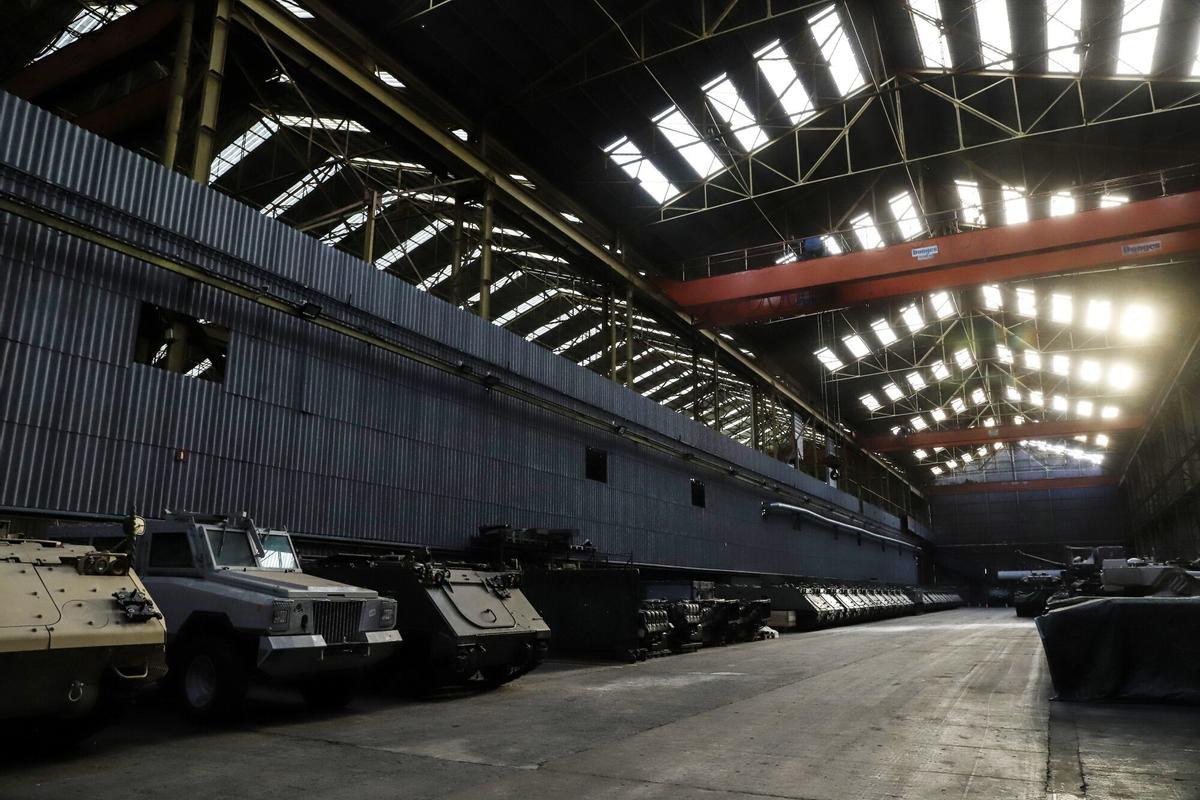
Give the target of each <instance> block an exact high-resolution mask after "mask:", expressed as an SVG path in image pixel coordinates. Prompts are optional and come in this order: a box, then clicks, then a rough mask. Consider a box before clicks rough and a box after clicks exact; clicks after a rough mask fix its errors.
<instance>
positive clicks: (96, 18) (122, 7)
mask: <svg viewBox="0 0 1200 800" xmlns="http://www.w3.org/2000/svg"><path fill="white" fill-rule="evenodd" d="M135 8H137V6H136V5H133V4H132V3H119V4H117V5H111V6H108V5H88V6H86V7H84V8H83V9H81V10H80V11H79V12H78V13H77V14H76V15H75V18H74V19H72V20H71V21H70V22H69V23H67V27H66V28H65V29H64V30H63V31H62V33H60V34H58V37H57V38H56V39H55V40H54V41H53V42H51V43H50V44H48V45H46V47H45V48H43V49H42V51H41V52H40V53H38V54H37V55H36V56H35V57H34V59H33V60H34V61H37V60H38V59H42V58H45V57H46V56H48V55H50V54H51V53H54V52H57V51H59V50H61V49H63V48H64V47H66V46H67V45H69V44H70V43H71V42H74V41H75V40H76V39H78V38H79V37H81V36H86V35H87V34H89V33H92V32H93V31H98V30H100V29H101V28H103V27H104V26H105V25H107V24H108V23H110V22H112V21H113V20H115V19H118V18H120V17H123V16H125V15H126V14H128V13H129V12H130V11H133V10H134V9H135ZM30 63H32V62H30Z"/></svg>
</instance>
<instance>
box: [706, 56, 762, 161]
mask: <svg viewBox="0 0 1200 800" xmlns="http://www.w3.org/2000/svg"><path fill="white" fill-rule="evenodd" d="M704 95H705V97H707V98H708V102H709V103H710V104H711V105H712V108H713V111H715V112H717V116H718V117H720V118H721V121H722V122H724V123H725V124H726V125H728V126H729V129H730V130H731V131H733V136H734V138H735V139H737V142H738V144H739V145H741V147H742V149H743V150H745V151H746V152H747V153H749V152H751V151H753V150H757V149H758V148H759V147H761V146H762V145H764V144H766V143H767V133H766V131H764V130H763V129H762V127H761V126H760V125H759V124H758V120H756V119H755V118H754V114H752V113H751V112H750V106H748V105H746V101H745V100H744V99H742V96H741V95H740V94H739V93H738V90H737V87H736V86H734V85H733V81H731V80H729V76H728V75H718V76H717V77H716V78H714V79H713V80H711V81H709V83H708V85H707V86H705V87H704Z"/></svg>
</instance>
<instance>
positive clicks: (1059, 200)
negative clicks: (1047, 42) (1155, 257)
mask: <svg viewBox="0 0 1200 800" xmlns="http://www.w3.org/2000/svg"><path fill="white" fill-rule="evenodd" d="M1053 1H1054V0H1051V2H1053ZM1074 213H1075V198H1074V197H1073V196H1072V195H1071V193H1070V192H1055V193H1054V194H1052V195H1050V216H1052V217H1066V216H1069V215H1071V214H1074Z"/></svg>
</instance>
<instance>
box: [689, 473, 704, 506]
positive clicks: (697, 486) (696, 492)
mask: <svg viewBox="0 0 1200 800" xmlns="http://www.w3.org/2000/svg"><path fill="white" fill-rule="evenodd" d="M692 505H694V506H699V507H700V508H704V507H705V505H704V481H698V480H696V479H695V478H692Z"/></svg>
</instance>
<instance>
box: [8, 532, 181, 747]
mask: <svg viewBox="0 0 1200 800" xmlns="http://www.w3.org/2000/svg"><path fill="white" fill-rule="evenodd" d="M165 640H166V629H165V627H164V625H163V619H162V614H161V613H159V611H158V609H157V608H156V607H155V605H154V603H153V602H152V601H151V599H150V596H149V594H148V593H147V591H146V587H145V586H144V585H143V584H142V582H141V581H140V580H139V579H138V576H137V575H136V574H135V573H134V571H133V569H131V566H130V562H129V556H128V555H126V554H124V553H107V552H100V551H98V550H96V549H95V548H92V547H87V546H78V545H70V544H63V543H61V542H55V541H40V540H31V539H18V538H0V686H2V687H3V691H0V723H3V724H4V725H5V726H8V727H11V726H12V725H13V723H14V722H15V721H16V720H26V721H28V720H34V721H35V722H33V725H34V727H35V728H36V729H38V730H45V731H47V732H49V733H52V734H54V735H56V736H57V735H63V736H82V735H85V734H87V733H89V732H90V731H92V730H94V729H95V728H96V727H98V726H99V725H100V724H102V723H103V722H105V721H106V720H107V718H109V717H111V716H112V715H113V714H114V713H115V711H116V710H117V709H118V707H119V705H120V703H121V700H122V696H123V695H124V694H125V693H127V692H128V691H130V690H132V689H136V688H138V687H140V686H142V685H144V684H147V683H149V682H151V681H154V680H156V679H158V678H160V677H162V676H163V675H164V674H165V673H166V658H165V652H164V644H165Z"/></svg>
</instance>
